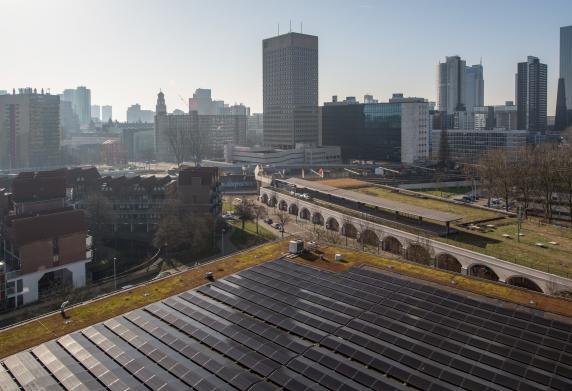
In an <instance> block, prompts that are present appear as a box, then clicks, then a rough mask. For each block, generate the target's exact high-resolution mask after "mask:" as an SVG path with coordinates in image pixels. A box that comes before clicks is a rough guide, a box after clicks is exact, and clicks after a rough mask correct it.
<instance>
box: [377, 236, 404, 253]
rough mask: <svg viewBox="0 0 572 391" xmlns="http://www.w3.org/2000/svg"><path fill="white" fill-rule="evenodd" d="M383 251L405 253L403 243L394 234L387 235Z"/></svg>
mask: <svg viewBox="0 0 572 391" xmlns="http://www.w3.org/2000/svg"><path fill="white" fill-rule="evenodd" d="M382 248H383V251H387V252H390V253H392V254H396V255H401V254H403V245H402V244H401V242H400V241H399V240H398V239H396V238H394V237H393V236H387V237H386V238H384V239H383V241H382Z"/></svg>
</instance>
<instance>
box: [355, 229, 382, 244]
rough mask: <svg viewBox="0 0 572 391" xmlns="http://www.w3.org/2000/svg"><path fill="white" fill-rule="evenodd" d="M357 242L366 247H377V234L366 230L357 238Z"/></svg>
mask: <svg viewBox="0 0 572 391" xmlns="http://www.w3.org/2000/svg"><path fill="white" fill-rule="evenodd" d="M359 241H360V242H361V243H362V244H365V245H368V246H374V247H377V246H378V245H379V238H378V237H377V234H376V233H375V232H373V231H372V230H371V229H366V230H365V231H363V232H361V234H360V236H359Z"/></svg>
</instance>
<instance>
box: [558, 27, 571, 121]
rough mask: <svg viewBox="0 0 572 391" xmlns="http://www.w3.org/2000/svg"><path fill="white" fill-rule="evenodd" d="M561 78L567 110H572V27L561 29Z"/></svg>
mask: <svg viewBox="0 0 572 391" xmlns="http://www.w3.org/2000/svg"><path fill="white" fill-rule="evenodd" d="M560 78H562V79H564V92H565V95H566V108H567V109H568V110H572V26H566V27H560Z"/></svg>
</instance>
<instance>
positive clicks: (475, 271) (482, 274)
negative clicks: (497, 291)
mask: <svg viewBox="0 0 572 391" xmlns="http://www.w3.org/2000/svg"><path fill="white" fill-rule="evenodd" d="M468 272H469V276H473V277H479V278H484V279H485V280H491V281H498V280H499V276H498V275H497V274H496V273H495V272H494V271H493V269H491V268H490V267H488V266H485V265H479V264H476V265H472V266H471V267H470V268H469V270H468Z"/></svg>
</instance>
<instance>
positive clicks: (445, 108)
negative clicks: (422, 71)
mask: <svg viewBox="0 0 572 391" xmlns="http://www.w3.org/2000/svg"><path fill="white" fill-rule="evenodd" d="M484 90H485V82H484V78H483V66H482V65H481V64H477V65H471V66H467V65H466V62H465V60H463V59H461V57H459V56H450V57H446V59H445V62H444V63H439V64H438V65H437V109H438V110H439V111H441V112H445V113H448V114H453V113H454V112H457V111H467V112H472V111H473V108H474V107H482V106H484V101H485V93H484Z"/></svg>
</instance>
